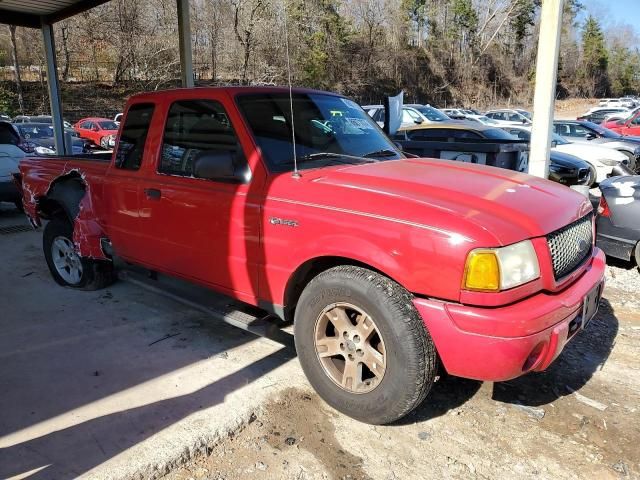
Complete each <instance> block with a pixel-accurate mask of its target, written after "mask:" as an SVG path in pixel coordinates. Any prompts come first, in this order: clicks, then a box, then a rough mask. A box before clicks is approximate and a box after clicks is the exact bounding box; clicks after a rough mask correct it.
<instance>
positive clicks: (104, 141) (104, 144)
mask: <svg viewBox="0 0 640 480" xmlns="http://www.w3.org/2000/svg"><path fill="white" fill-rule="evenodd" d="M108 140H109V139H108V138H107V137H102V138H101V139H100V147H101V148H104V149H105V150H109V147H108V145H107V142H108Z"/></svg>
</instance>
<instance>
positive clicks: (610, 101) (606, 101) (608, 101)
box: [598, 98, 633, 108]
mask: <svg viewBox="0 0 640 480" xmlns="http://www.w3.org/2000/svg"><path fill="white" fill-rule="evenodd" d="M598 106H600V107H625V108H629V102H624V101H622V99H620V98H603V99H602V100H600V102H598ZM631 107H633V103H631Z"/></svg>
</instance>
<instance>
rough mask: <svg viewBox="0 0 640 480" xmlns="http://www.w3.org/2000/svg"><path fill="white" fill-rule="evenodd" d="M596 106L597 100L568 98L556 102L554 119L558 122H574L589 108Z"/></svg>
mask: <svg viewBox="0 0 640 480" xmlns="http://www.w3.org/2000/svg"><path fill="white" fill-rule="evenodd" d="M597 106H598V99H597V98H570V99H568V100H557V101H556V108H555V118H557V119H558V120H575V119H576V117H577V116H578V115H581V114H583V113H585V112H587V110H589V109H590V108H593V107H597Z"/></svg>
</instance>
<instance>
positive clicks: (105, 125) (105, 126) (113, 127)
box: [98, 120, 118, 130]
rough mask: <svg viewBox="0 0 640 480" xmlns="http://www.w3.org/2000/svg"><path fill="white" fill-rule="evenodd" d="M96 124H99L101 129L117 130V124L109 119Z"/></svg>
mask: <svg viewBox="0 0 640 480" xmlns="http://www.w3.org/2000/svg"><path fill="white" fill-rule="evenodd" d="M98 125H100V128H102V129H103V130H118V125H116V124H115V122H112V121H111V120H109V121H108V122H98Z"/></svg>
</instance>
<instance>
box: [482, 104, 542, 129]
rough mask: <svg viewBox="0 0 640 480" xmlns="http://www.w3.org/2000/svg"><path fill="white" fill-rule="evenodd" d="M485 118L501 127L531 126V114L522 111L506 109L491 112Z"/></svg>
mask: <svg viewBox="0 0 640 480" xmlns="http://www.w3.org/2000/svg"><path fill="white" fill-rule="evenodd" d="M484 115H485V117H489V118H491V119H493V120H495V121H496V122H498V124H499V125H501V126H504V127H508V126H522V125H531V113H529V112H527V111H526V110H521V109H519V108H518V109H509V108H504V109H501V110H489V111H488V112H487V113H485V114H484Z"/></svg>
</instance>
